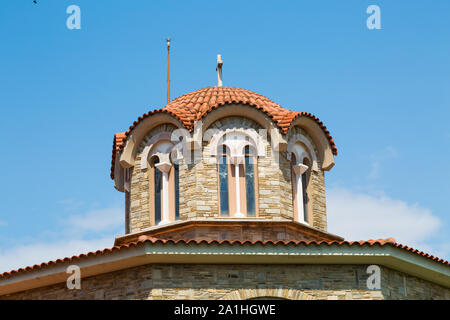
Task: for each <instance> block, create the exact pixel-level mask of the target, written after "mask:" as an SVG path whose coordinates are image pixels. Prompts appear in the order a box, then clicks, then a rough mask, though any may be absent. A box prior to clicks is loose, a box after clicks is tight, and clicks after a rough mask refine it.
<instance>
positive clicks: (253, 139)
mask: <svg viewBox="0 0 450 320" xmlns="http://www.w3.org/2000/svg"><path fill="white" fill-rule="evenodd" d="M233 137H236V138H237V139H236V140H234V141H233V140H232V139H233ZM245 137H247V138H248V140H247V139H245ZM220 145H226V146H227V147H228V148H229V149H230V155H231V156H242V155H244V149H245V147H246V146H250V147H251V148H252V149H253V150H255V151H256V154H257V156H259V157H261V156H265V145H264V140H263V138H262V137H261V136H260V135H259V134H258V133H257V132H256V130H255V129H253V128H245V129H244V128H232V129H226V130H217V131H215V134H213V136H212V138H211V141H210V144H209V146H210V156H212V157H216V156H217V150H218V147H219V146H220Z"/></svg>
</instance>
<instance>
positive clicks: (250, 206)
mask: <svg viewBox="0 0 450 320" xmlns="http://www.w3.org/2000/svg"><path fill="white" fill-rule="evenodd" d="M251 156H252V155H251V154H250V148H249V147H246V148H245V187H246V195H247V216H249V217H254V216H255V211H256V210H255V168H254V166H253V165H254V164H253V161H251Z"/></svg>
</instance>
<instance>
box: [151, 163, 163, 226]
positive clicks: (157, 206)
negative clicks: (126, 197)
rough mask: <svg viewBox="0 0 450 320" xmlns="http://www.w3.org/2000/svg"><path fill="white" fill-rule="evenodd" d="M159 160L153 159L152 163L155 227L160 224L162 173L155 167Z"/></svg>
mask: <svg viewBox="0 0 450 320" xmlns="http://www.w3.org/2000/svg"><path fill="white" fill-rule="evenodd" d="M158 163H159V159H158V158H156V157H155V160H154V161H153V166H152V168H153V179H152V180H153V194H154V195H153V216H154V220H155V225H156V224H159V223H160V222H161V203H162V199H161V196H162V192H163V190H162V172H161V170H159V169H158V168H157V167H156V164H158Z"/></svg>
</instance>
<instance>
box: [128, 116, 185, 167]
mask: <svg viewBox="0 0 450 320" xmlns="http://www.w3.org/2000/svg"><path fill="white" fill-rule="evenodd" d="M165 123H169V124H173V125H174V126H176V127H177V128H179V129H184V127H183V124H182V123H181V122H180V121H179V120H178V119H177V118H175V117H174V116H173V115H170V114H168V113H164V112H160V113H154V114H152V115H150V116H148V117H146V118H145V119H144V120H142V121H141V122H139V123H138V124H137V125H136V126H135V127H134V128H133V130H132V131H131V132H130V133H129V135H128V137H127V140H126V143H125V146H124V148H123V150H122V153H121V155H120V165H121V166H122V167H123V168H130V167H133V166H134V162H135V159H136V153H137V151H138V149H139V145H140V143H141V142H142V140H143V139H144V137H145V136H146V135H147V133H148V132H149V131H150V130H152V129H153V128H156V127H157V126H159V125H162V124H165Z"/></svg>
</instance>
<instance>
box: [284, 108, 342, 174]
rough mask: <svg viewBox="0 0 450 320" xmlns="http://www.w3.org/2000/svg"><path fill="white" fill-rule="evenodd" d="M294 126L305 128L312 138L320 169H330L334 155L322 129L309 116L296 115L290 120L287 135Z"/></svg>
mask: <svg viewBox="0 0 450 320" xmlns="http://www.w3.org/2000/svg"><path fill="white" fill-rule="evenodd" d="M296 126H298V127H300V128H302V129H303V130H305V131H306V132H307V133H308V134H309V136H310V137H311V139H312V140H313V142H314V145H315V146H316V148H317V152H318V156H319V160H320V162H321V163H322V168H321V169H322V170H326V171H328V170H331V168H333V166H334V155H333V150H332V148H331V146H330V142H329V140H328V137H327V136H326V134H325V132H324V131H323V129H322V128H321V127H320V126H319V125H318V124H317V122H316V121H314V120H312V119H310V118H307V117H298V118H296V119H294V120H293V121H292V123H291V126H290V127H289V130H288V135H289V132H290V131H291V130H292V129H293V128H294V127H296Z"/></svg>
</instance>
